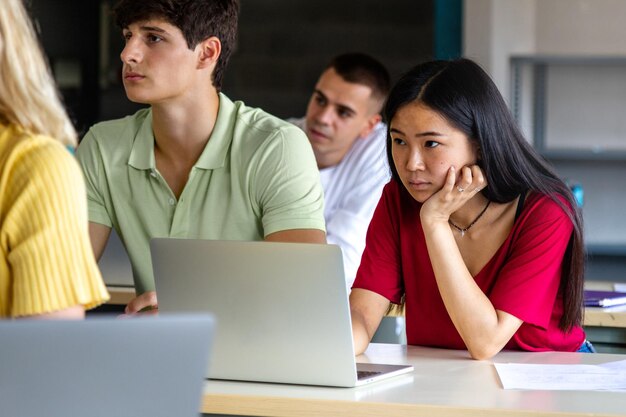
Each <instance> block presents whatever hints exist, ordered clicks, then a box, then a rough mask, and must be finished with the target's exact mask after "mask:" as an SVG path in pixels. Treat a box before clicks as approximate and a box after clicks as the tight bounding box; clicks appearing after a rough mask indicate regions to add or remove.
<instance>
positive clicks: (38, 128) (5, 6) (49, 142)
mask: <svg viewBox="0 0 626 417" xmlns="http://www.w3.org/2000/svg"><path fill="white" fill-rule="evenodd" d="M75 146H76V133H75V131H74V129H73V127H72V125H71V123H70V121H69V119H68V117H67V114H66V113H65V111H64V109H63V106H62V105H61V102H60V100H59V97H58V93H57V90H56V87H55V85H54V82H53V80H52V77H51V75H50V72H49V70H48V67H47V64H46V61H45V59H44V56H43V53H42V51H41V48H40V46H39V43H38V40H37V37H36V35H35V32H34V30H33V25H32V23H31V21H30V18H29V16H28V14H27V12H26V10H25V8H24V5H23V3H22V0H2V1H0V318H10V317H25V316H30V317H36V318H82V317H84V315H85V309H89V308H92V307H95V306H96V305H98V304H101V303H102V302H104V301H106V300H107V299H108V293H107V291H106V287H105V286H104V283H103V282H102V278H101V276H100V273H99V271H98V267H97V265H96V262H95V259H94V256H93V252H92V250H91V246H90V243H89V235H88V226H87V224H88V223H87V202H86V194H85V186H84V183H83V176H82V173H81V170H80V168H79V167H78V164H77V163H76V162H75V160H74V157H73V156H72V155H71V154H70V152H68V150H67V149H66V147H75Z"/></svg>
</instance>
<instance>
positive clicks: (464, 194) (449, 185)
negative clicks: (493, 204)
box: [420, 165, 487, 223]
mask: <svg viewBox="0 0 626 417" xmlns="http://www.w3.org/2000/svg"><path fill="white" fill-rule="evenodd" d="M486 185H487V183H486V180H485V177H484V175H483V172H482V170H481V169H480V167H479V166H478V165H472V166H465V167H463V168H461V170H460V172H459V173H458V175H457V171H456V168H455V167H454V166H451V167H450V168H449V169H448V174H447V175H446V181H445V182H444V184H443V187H442V188H441V189H440V190H439V191H437V192H436V193H435V194H433V195H432V196H431V197H430V198H428V200H426V201H425V202H424V204H423V205H422V210H421V212H420V217H421V219H422V221H428V222H438V221H441V222H444V223H447V222H448V219H449V218H450V215H451V214H452V213H454V212H455V211H457V210H458V209H460V208H461V207H462V206H463V205H464V204H465V203H466V202H467V201H469V200H470V199H472V198H473V197H474V196H475V195H476V194H477V193H478V192H480V190H482V189H483V188H484V187H485V186H486Z"/></svg>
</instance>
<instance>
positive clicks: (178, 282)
mask: <svg viewBox="0 0 626 417" xmlns="http://www.w3.org/2000/svg"><path fill="white" fill-rule="evenodd" d="M151 250H152V263H153V267H154V278H155V283H156V290H157V296H158V299H159V311H161V312H198V311H210V312H211V313H212V314H214V315H215V317H216V320H217V322H218V326H217V329H216V336H215V344H214V350H213V354H212V356H211V366H210V372H209V377H210V378H215V379H231V380H244V381H260V382H277V383H289V384H306V385H324V386H342V387H352V386H356V385H362V384H365V383H368V382H373V381H376V380H379V379H382V378H385V377H390V376H395V375H398V374H401V373H406V372H410V371H412V370H413V369H412V367H411V366H408V365H377V364H355V357H354V347H353V340H352V327H351V323H350V310H349V306H348V295H347V290H346V286H345V280H344V277H343V265H342V262H343V261H342V257H341V249H340V248H339V247H338V246H336V245H316V244H305V243H271V242H238V241H212V240H191V239H153V240H152V242H151ZM357 365H358V368H359V371H360V373H361V374H362V375H363V377H362V378H359V379H357ZM361 371H362V372H361Z"/></svg>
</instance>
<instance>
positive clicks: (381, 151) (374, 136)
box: [344, 122, 387, 164]
mask: <svg viewBox="0 0 626 417" xmlns="http://www.w3.org/2000/svg"><path fill="white" fill-rule="evenodd" d="M386 139H387V125H385V124H384V123H382V122H379V123H378V124H377V125H376V126H375V127H374V129H373V130H372V132H370V134H369V135H367V137H365V138H362V139H358V140H356V141H355V142H354V144H353V145H352V147H351V148H350V151H349V152H348V155H346V157H345V158H344V159H348V160H354V162H353V163H357V162H356V161H361V162H362V163H366V164H369V163H370V162H368V161H373V160H375V161H379V160H380V159H381V158H382V159H383V161H382V162H381V163H383V164H385V163H386V154H385V152H386Z"/></svg>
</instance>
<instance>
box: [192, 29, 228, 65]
mask: <svg viewBox="0 0 626 417" xmlns="http://www.w3.org/2000/svg"><path fill="white" fill-rule="evenodd" d="M197 48H199V49H200V55H199V57H198V68H199V69H200V68H208V67H215V65H216V64H217V60H218V59H219V57H220V53H221V52H222V43H221V42H220V40H219V39H218V38H216V37H215V36H211V37H210V38H206V39H205V40H203V41H202V42H200V43H199V44H198V46H197Z"/></svg>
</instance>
